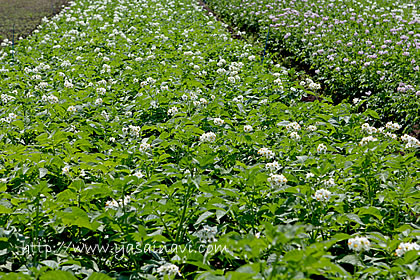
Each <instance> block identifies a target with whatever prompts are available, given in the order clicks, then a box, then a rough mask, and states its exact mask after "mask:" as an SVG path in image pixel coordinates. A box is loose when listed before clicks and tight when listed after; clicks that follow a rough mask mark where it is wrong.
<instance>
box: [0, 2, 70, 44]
mask: <svg viewBox="0 0 420 280" xmlns="http://www.w3.org/2000/svg"><path fill="white" fill-rule="evenodd" d="M67 2H68V1H67V0H19V1H15V0H0V40H2V39H6V38H7V39H8V40H10V41H12V40H13V37H14V39H15V40H18V39H19V37H22V36H27V35H28V34H29V33H30V32H31V31H32V30H34V29H35V28H36V27H37V26H38V25H39V24H40V23H41V19H42V18H43V17H49V16H51V15H53V14H55V13H57V12H59V11H60V9H61V7H62V5H64V4H66V3H67Z"/></svg>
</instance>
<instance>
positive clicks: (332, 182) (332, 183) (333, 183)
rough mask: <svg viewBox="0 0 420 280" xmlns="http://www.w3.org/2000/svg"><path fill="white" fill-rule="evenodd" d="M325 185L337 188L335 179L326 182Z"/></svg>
mask: <svg viewBox="0 0 420 280" xmlns="http://www.w3.org/2000/svg"><path fill="white" fill-rule="evenodd" d="M324 185H325V186H327V187H333V186H335V181H334V178H330V179H328V180H324Z"/></svg>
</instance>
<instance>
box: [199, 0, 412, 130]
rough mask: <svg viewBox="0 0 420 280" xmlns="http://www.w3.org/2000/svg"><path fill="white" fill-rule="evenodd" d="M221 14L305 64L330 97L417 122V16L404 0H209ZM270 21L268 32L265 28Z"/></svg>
mask: <svg viewBox="0 0 420 280" xmlns="http://www.w3.org/2000/svg"><path fill="white" fill-rule="evenodd" d="M207 3H208V4H209V6H210V7H211V8H212V9H213V10H214V11H215V12H216V13H217V14H218V15H220V16H221V17H222V18H223V19H224V20H226V21H227V22H229V23H231V24H233V25H235V26H237V27H239V28H240V29H241V30H242V31H246V32H247V33H249V34H252V35H253V36H256V37H257V39H258V40H260V41H261V42H265V41H266V39H268V40H267V42H268V45H269V47H270V49H271V50H272V51H273V52H281V53H282V54H283V55H289V56H292V58H293V59H294V62H295V63H298V64H301V65H305V66H306V67H310V69H311V70H312V72H313V74H314V76H315V79H316V80H317V81H318V82H321V83H322V84H323V90H324V91H325V92H326V93H327V94H329V95H330V96H331V97H332V98H333V100H335V101H341V100H346V99H347V100H348V101H349V102H350V103H351V102H354V103H360V102H362V103H364V105H363V107H365V108H374V109H375V110H376V111H377V112H378V113H379V115H380V116H381V118H382V119H384V120H385V122H386V121H389V120H397V121H399V122H400V123H401V124H402V125H403V127H405V128H406V131H410V130H413V129H416V127H417V129H418V127H419V124H420V123H419V115H420V111H419V108H420V101H419V96H420V85H419V81H420V75H419V55H420V52H419V48H420V41H419V36H420V34H419V32H418V30H419V23H420V22H419V15H418V7H417V6H416V4H415V3H412V2H411V1H382V0H379V1H373V2H372V1H368V0H362V1H315V0H310V1H274V0H256V1H254V0H252V1H250V0H246V1H241V0H234V1H230V0H221V1H219V0H217V1H215V0H209V1H207ZM269 28H270V31H269V34H268V36H267V33H268V29H269Z"/></svg>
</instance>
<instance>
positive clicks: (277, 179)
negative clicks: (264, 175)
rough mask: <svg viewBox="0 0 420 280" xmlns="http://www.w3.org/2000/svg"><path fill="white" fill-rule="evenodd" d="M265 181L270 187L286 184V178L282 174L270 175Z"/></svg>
mask: <svg viewBox="0 0 420 280" xmlns="http://www.w3.org/2000/svg"><path fill="white" fill-rule="evenodd" d="M267 181H268V183H270V184H271V185H272V186H282V185H284V184H286V183H287V178H286V177H285V176H284V175H283V174H280V175H279V174H272V175H271V176H270V177H269V178H268V179H267Z"/></svg>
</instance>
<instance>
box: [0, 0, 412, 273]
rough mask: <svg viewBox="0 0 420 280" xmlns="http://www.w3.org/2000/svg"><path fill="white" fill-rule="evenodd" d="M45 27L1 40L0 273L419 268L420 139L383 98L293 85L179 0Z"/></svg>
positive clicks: (67, 15) (105, 6)
mask: <svg viewBox="0 0 420 280" xmlns="http://www.w3.org/2000/svg"><path fill="white" fill-rule="evenodd" d="M82 21H83V23H82ZM38 30H39V32H35V33H34V35H33V36H32V37H30V38H28V39H25V40H22V41H20V42H19V44H18V45H17V46H16V49H15V50H16V53H15V55H14V56H12V55H11V54H10V48H7V47H6V48H5V49H4V50H2V51H0V58H1V62H2V67H3V68H1V69H3V70H1V72H0V76H1V79H0V91H1V93H2V94H3V95H2V96H1V99H2V106H1V108H0V213H1V216H0V270H1V271H2V272H0V278H2V279H109V278H111V279H130V278H131V279H162V278H163V279H175V278H178V279H182V278H184V279H207V278H209V279H248V278H249V279H251V278H252V279H254V278H258V279H264V278H265V279H276V278H278V279H295V278H296V279H298V278H300V279H312V278H316V277H322V276H323V277H326V278H328V279H346V278H347V279H352V278H378V279H393V278H394V279H400V278H410V277H411V278H414V277H415V276H416V275H417V274H418V273H419V271H418V250H416V248H415V247H414V245H409V246H408V245H407V246H408V247H407V246H406V245H404V246H405V247H404V246H402V245H401V243H404V244H405V243H409V244H413V243H415V242H416V241H417V240H418V238H419V235H418V233H419V232H418V226H417V225H418V224H419V217H418V214H417V213H418V211H419V205H418V199H419V190H418V185H419V179H420V178H419V172H418V170H419V161H418V160H417V159H418V142H416V140H415V139H413V138H410V137H408V136H407V135H403V136H402V137H401V138H400V137H399V136H400V135H398V136H397V135H394V134H393V131H392V130H393V127H394V126H395V124H392V126H388V127H387V128H384V129H381V130H379V129H374V128H373V127H372V126H369V125H367V123H370V124H371V125H372V124H373V123H374V122H375V120H376V119H377V118H378V115H377V113H376V112H375V111H372V110H368V111H366V112H365V113H363V114H361V113H356V112H354V111H352V109H351V106H350V105H349V104H346V103H343V104H340V105H337V106H333V105H331V102H329V101H328V100H327V99H325V100H324V101H318V100H315V102H307V103H303V102H299V100H300V99H301V97H302V96H305V95H308V94H312V95H316V94H317V92H316V88H314V89H313V90H309V89H307V88H305V87H304V86H302V85H301V83H300V81H299V80H297V79H296V77H297V74H296V73H294V72H293V71H292V70H290V71H289V70H288V69H286V68H284V67H281V66H280V65H273V63H272V60H271V59H270V58H268V59H266V62H267V63H266V64H264V65H261V63H260V59H261V57H260V56H259V55H258V53H259V51H260V49H259V48H258V47H252V46H250V45H249V44H246V43H244V42H243V41H235V40H232V39H231V38H230V37H229V34H228V33H227V31H226V30H224V28H223V26H222V25H221V23H220V22H217V21H215V19H214V18H211V17H209V16H208V15H206V14H205V12H204V11H203V10H202V8H199V7H198V6H197V5H195V4H192V3H191V2H188V1H164V0H162V1H155V2H147V3H140V2H136V1H118V2H117V1H106V2H103V3H102V2H101V3H98V2H94V1H90V0H81V1H76V2H75V4H74V5H73V6H72V7H71V8H70V9H68V10H66V11H65V12H63V13H62V14H60V15H59V16H57V17H56V18H54V19H53V20H51V21H49V22H46V23H45V24H43V25H42V26H40V27H39V29H38ZM221 69H222V70H221ZM355 237H366V238H367V239H368V240H369V242H370V245H369V249H370V250H363V251H358V250H352V248H356V249H357V247H351V246H350V245H351V244H352V243H351V242H350V243H351V244H350V245H349V244H348V242H349V240H352V239H354V238H355ZM356 245H357V244H356ZM361 245H363V246H368V245H366V244H361ZM399 246H400V247H401V246H402V247H401V248H399ZM410 246H411V247H410ZM406 248H411V249H410V250H408V249H406Z"/></svg>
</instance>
